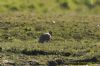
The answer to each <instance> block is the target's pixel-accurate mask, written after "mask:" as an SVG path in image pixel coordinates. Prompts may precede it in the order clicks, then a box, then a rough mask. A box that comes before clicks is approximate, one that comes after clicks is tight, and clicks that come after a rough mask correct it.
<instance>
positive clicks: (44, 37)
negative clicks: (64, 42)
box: [39, 31, 52, 43]
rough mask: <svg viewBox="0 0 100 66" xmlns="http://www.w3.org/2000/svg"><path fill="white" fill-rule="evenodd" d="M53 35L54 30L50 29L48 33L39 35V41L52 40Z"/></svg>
mask: <svg viewBox="0 0 100 66" xmlns="http://www.w3.org/2000/svg"><path fill="white" fill-rule="evenodd" d="M51 36H52V31H49V32H47V33H44V34H42V35H41V36H40V37H39V43H44V42H48V41H50V40H51Z"/></svg>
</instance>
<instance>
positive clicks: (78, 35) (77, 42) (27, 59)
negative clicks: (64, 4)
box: [0, 12, 100, 66]
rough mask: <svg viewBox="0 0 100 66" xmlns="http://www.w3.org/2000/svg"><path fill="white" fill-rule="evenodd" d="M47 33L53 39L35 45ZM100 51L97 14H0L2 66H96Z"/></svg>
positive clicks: (0, 58) (0, 61)
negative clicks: (49, 33) (51, 33)
mask: <svg viewBox="0 0 100 66" xmlns="http://www.w3.org/2000/svg"><path fill="white" fill-rule="evenodd" d="M53 21H55V23H53ZM49 30H51V31H52V32H53V36H52V40H51V41H50V42H48V43H44V44H41V43H38V37H39V36H40V35H41V34H42V33H44V32H48V31H49ZM99 48H100V16H99V15H75V14H65V15H63V14H51V15H50V14H35V13H32V12H31V13H30V12H29V13H28V12H25V13H21V12H13V13H12V12H10V13H9V14H8V13H3V14H0V65H1V66H33V65H43V66H44V65H48V66H53V65H54V66H56V65H61V66H62V65H69V66H71V65H79V66H80V65H90V66H96V64H99V62H100V49H99Z"/></svg>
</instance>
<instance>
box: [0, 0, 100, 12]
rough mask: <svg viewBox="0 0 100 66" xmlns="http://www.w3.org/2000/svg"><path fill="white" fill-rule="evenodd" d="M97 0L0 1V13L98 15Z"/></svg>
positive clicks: (98, 2)
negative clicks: (74, 13) (75, 13)
mask: <svg viewBox="0 0 100 66" xmlns="http://www.w3.org/2000/svg"><path fill="white" fill-rule="evenodd" d="M99 4H100V1H98V0H82V1H80V0H50V1H49V0H44V1H41V0H34V1H31V0H21V1H20V0H17V1H16V0H10V1H9V0H0V12H9V11H12V12H13V11H14V12H16V11H23V12H24V11H30V12H37V13H52V12H53V13H55V12H56V13H63V12H65V13H66V12H78V13H96V14H98V13H100V9H99V6H100V5H99Z"/></svg>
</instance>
